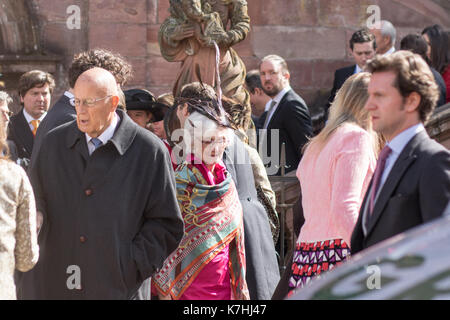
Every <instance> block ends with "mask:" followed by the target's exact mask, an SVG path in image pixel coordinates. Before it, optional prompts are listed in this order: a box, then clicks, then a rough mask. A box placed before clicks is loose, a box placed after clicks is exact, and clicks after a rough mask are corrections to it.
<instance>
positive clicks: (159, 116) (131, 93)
mask: <svg viewBox="0 0 450 320" xmlns="http://www.w3.org/2000/svg"><path fill="white" fill-rule="evenodd" d="M124 94H125V101H126V104H127V110H146V111H149V112H151V113H152V114H153V118H154V121H161V120H163V119H164V114H165V113H166V110H167V109H168V108H169V107H168V106H166V105H165V104H162V103H159V102H156V99H155V97H154V95H153V94H152V93H151V92H150V91H148V90H145V89H130V90H126V91H124Z"/></svg>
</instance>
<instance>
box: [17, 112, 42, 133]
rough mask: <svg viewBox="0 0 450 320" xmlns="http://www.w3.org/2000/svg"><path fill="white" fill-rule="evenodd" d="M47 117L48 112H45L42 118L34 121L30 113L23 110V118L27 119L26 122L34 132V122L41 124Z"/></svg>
mask: <svg viewBox="0 0 450 320" xmlns="http://www.w3.org/2000/svg"><path fill="white" fill-rule="evenodd" d="M46 115H47V112H44V113H43V114H42V116H40V117H39V118H38V119H34V118H33V117H32V116H31V115H30V114H29V113H28V112H27V110H25V108H24V109H23V116H24V117H25V120H27V123H28V126H29V127H30V130H31V131H33V129H34V128H33V125H32V124H31V121H32V120H39V122H41V121H42V120H43V119H44V118H45V116H46Z"/></svg>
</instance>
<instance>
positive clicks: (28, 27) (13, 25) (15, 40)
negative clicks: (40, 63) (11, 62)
mask: <svg viewBox="0 0 450 320" xmlns="http://www.w3.org/2000/svg"><path fill="white" fill-rule="evenodd" d="M0 7H1V10H0V53H1V54H14V53H16V54H17V53H19V54H29V53H33V52H38V51H39V39H38V26H37V20H36V19H35V18H34V15H33V14H32V1H25V0H0Z"/></svg>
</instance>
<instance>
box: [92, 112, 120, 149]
mask: <svg viewBox="0 0 450 320" xmlns="http://www.w3.org/2000/svg"><path fill="white" fill-rule="evenodd" d="M118 124H119V116H118V115H117V114H116V113H114V117H113V120H112V121H111V124H110V125H109V127H108V128H106V130H105V131H103V133H102V134H101V135H99V136H98V137H97V139H99V140H100V141H101V142H102V143H103V145H105V144H106V143H107V142H108V141H109V140H110V139H111V138H112V137H113V135H114V131H115V130H116V127H117V125H118ZM85 136H86V143H87V146H88V150H89V155H91V154H92V152H94V150H95V146H94V144H93V143H92V142H91V139H92V137H91V136H89V135H88V134H87V133H85Z"/></svg>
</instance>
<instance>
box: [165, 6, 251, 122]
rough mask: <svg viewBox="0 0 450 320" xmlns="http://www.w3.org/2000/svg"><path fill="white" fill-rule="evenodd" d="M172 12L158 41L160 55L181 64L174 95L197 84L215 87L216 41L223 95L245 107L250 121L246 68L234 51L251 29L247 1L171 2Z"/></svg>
mask: <svg viewBox="0 0 450 320" xmlns="http://www.w3.org/2000/svg"><path fill="white" fill-rule="evenodd" d="M169 11H170V17H169V18H167V19H166V20H165V21H164V22H163V23H162V25H161V28H160V30H159V39H158V40H159V45H160V48H161V54H162V56H163V57H164V58H165V59H166V60H167V61H170V62H176V61H181V62H182V65H181V69H180V71H179V74H178V76H177V80H176V82H175V85H174V88H173V93H174V96H178V95H179V93H180V91H181V88H182V86H183V85H185V84H187V83H191V82H195V81H202V82H203V83H207V84H209V85H211V86H212V87H214V88H215V87H216V85H217V77H216V50H215V47H214V42H216V43H217V45H218V46H219V48H220V65H219V74H220V81H221V88H222V94H223V95H224V96H226V97H229V98H232V99H235V100H237V101H239V102H240V103H242V104H243V105H244V106H246V108H247V110H246V112H245V116H246V117H249V118H250V117H251V108H250V98H249V94H248V92H247V91H246V90H245V89H244V83H245V74H246V70H245V65H244V63H243V62H242V60H241V59H240V58H239V56H238V54H237V53H236V51H234V50H233V48H232V46H233V45H235V44H237V43H239V42H240V41H242V40H244V39H245V37H246V36H247V34H248V32H249V30H250V18H249V16H248V14H247V2H246V1H245V0H170V9H169ZM227 26H229V27H228V28H227ZM199 77H200V78H201V79H199ZM249 122H251V121H249ZM246 129H248V128H246Z"/></svg>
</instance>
